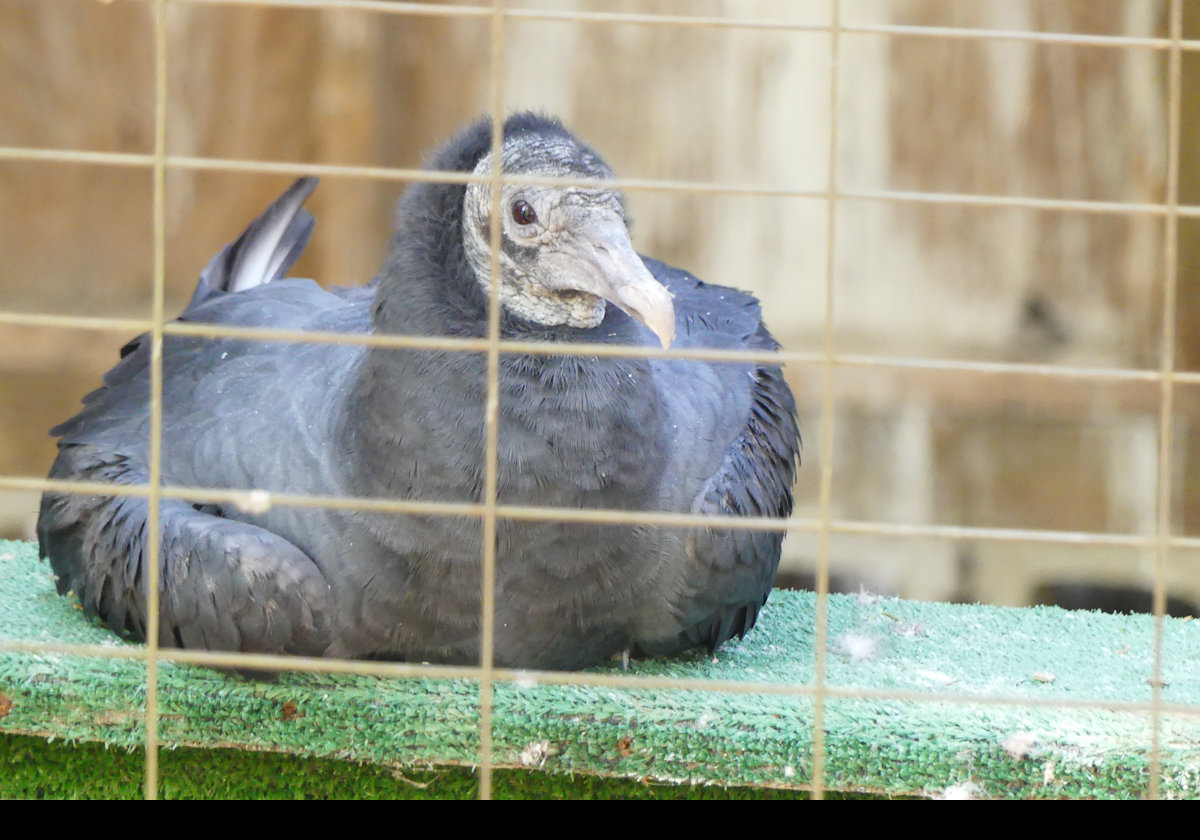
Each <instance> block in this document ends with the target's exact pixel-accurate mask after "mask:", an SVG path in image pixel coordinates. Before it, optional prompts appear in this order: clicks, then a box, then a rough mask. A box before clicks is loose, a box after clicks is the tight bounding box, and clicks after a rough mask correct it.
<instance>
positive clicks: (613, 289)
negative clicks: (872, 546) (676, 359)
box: [560, 217, 675, 347]
mask: <svg viewBox="0 0 1200 840" xmlns="http://www.w3.org/2000/svg"><path fill="white" fill-rule="evenodd" d="M564 250H565V251H566V256H568V257H569V258H570V261H571V270H570V271H569V272H565V273H564V274H563V275H560V276H563V277H564V279H565V277H569V278H570V280H569V281H567V283H566V284H567V285H569V286H570V288H572V289H575V290H578V291H581V292H588V293H589V294H593V295H596V296H598V297H602V298H604V299H605V300H607V301H609V302H610V303H613V304H616V305H617V306H619V307H621V309H623V310H625V312H626V313H627V314H628V315H629V316H630V317H632V318H635V319H637V320H638V321H640V322H641V323H642V324H644V325H645V326H646V327H648V328H649V329H650V330H652V331H653V332H654V334H655V335H657V336H658V340H659V341H660V342H662V346H663V347H670V346H671V342H672V341H674V340H675V305H674V304H673V303H672V302H671V293H670V292H668V291H667V288H666V287H665V286H664V285H663V284H662V283H659V282H658V280H656V279H655V278H654V275H653V274H651V273H650V270H649V269H648V268H646V264H645V263H643V262H642V258H641V257H639V256H638V255H637V252H635V251H634V250H633V243H632V242H630V241H629V230H628V229H627V228H626V227H625V222H624V221H622V220H621V219H619V218H616V217H614V218H612V219H607V218H605V219H593V220H589V222H588V224H587V225H586V227H585V228H584V229H583V230H576V232H575V235H574V236H573V237H572V238H571V240H570V241H569V242H568V243H566V245H565V249H564Z"/></svg>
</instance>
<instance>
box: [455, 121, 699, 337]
mask: <svg viewBox="0 0 1200 840" xmlns="http://www.w3.org/2000/svg"><path fill="white" fill-rule="evenodd" d="M492 160H493V158H492V155H491V153H488V154H486V155H484V157H483V158H482V159H481V160H480V161H479V163H478V165H476V167H475V174H476V175H482V176H490V175H492ZM502 165H503V169H504V171H505V172H506V173H511V174H518V175H529V176H546V177H568V178H571V177H573V178H580V179H611V178H612V177H613V174H612V172H611V171H610V170H609V169H608V167H607V166H605V165H604V163H603V162H602V161H600V160H599V159H598V158H596V157H595V156H594V155H592V154H590V153H589V152H587V151H585V150H583V149H582V148H580V147H579V146H578V145H576V144H575V143H572V142H570V141H569V140H567V139H565V138H557V137H555V138H545V137H536V138H535V137H528V136H518V137H515V138H510V139H508V140H507V141H506V142H505V144H504V149H503V153H502ZM491 186H492V185H491V184H490V183H472V184H468V185H467V192H466V198H465V200H464V203H463V244H464V247H465V248H466V251H467V258H468V260H469V261H470V263H471V268H472V269H473V270H474V272H475V277H476V278H477V279H478V280H479V283H480V285H481V286H482V287H483V289H484V292H485V293H486V294H490V278H491V264H492V263H491V241H490V224H489V222H490V218H491ZM500 223H501V241H500V254H499V261H500V289H499V296H500V304H501V305H502V306H503V307H504V308H505V309H506V310H507V311H508V312H510V313H512V314H515V315H518V316H520V317H521V318H523V319H525V320H527V321H530V322H532V323H535V324H541V325H544V326H560V325H567V326H571V327H578V328H582V329H589V328H592V327H596V326H599V324H600V322H601V321H603V320H604V309H605V301H610V302H611V303H613V304H615V305H616V306H619V307H620V308H621V309H623V310H625V312H627V313H628V314H629V315H630V316H632V317H633V318H636V319H637V320H638V321H641V322H642V323H643V324H645V325H646V326H647V327H649V328H650V329H651V330H653V331H654V333H655V334H656V335H657V336H658V338H659V340H660V341H661V342H662V345H663V346H664V347H666V346H668V345H670V343H671V341H672V340H673V339H674V335H675V311H674V306H673V304H672V302H671V294H670V292H668V291H667V290H666V288H664V287H663V285H662V284H661V283H659V282H658V281H657V280H656V279H654V275H652V274H651V273H650V272H649V270H648V269H647V268H646V266H645V264H643V263H642V260H641V258H640V257H638V255H637V253H636V252H635V251H634V250H633V243H632V241H631V240H630V237H629V228H628V226H627V224H626V219H625V208H624V204H623V202H622V199H621V194H620V193H619V192H617V191H616V190H615V189H607V188H601V187H597V186H589V187H558V186H532V185H523V184H504V185H503V186H502V187H501V189H500Z"/></svg>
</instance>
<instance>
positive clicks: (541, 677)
mask: <svg viewBox="0 0 1200 840" xmlns="http://www.w3.org/2000/svg"><path fill="white" fill-rule="evenodd" d="M142 1H143V2H148V3H149V4H150V6H151V10H152V15H153V21H154V36H153V37H154V55H155V69H154V73H155V105H154V136H155V140H154V151H153V153H151V154H125V153H108V152H88V151H74V150H72V151H59V150H52V149H45V148H21V147H0V159H10V160H25V161H58V162H64V163H90V164H102V165H109V166H132V167H140V168H149V169H151V170H152V173H153V238H154V272H153V277H154V283H153V300H152V309H151V317H150V319H136V318H93V317H76V316H62V315H54V314H28V313H20V312H9V311H0V324H19V325H25V326H44V327H65V328H72V329H88V330H104V331H114V332H119V333H128V332H134V331H146V332H149V333H150V334H151V340H152V362H151V403H150V409H151V411H150V416H151V441H150V443H151V449H150V480H149V483H148V484H146V485H137V486H128V487H125V486H122V487H115V486H112V485H107V484H102V483H96V482H71V481H56V480H50V479H30V478H23V477H17V476H0V489H13V490H35V491H46V490H53V491H55V492H59V493H62V492H73V493H89V494H95V493H103V494H108V495H134V496H143V497H145V498H146V499H147V501H148V504H149V509H150V518H149V526H148V527H149V534H148V539H147V544H148V546H149V549H148V556H147V558H146V560H145V562H146V563H147V567H148V585H149V590H150V591H149V616H148V627H147V636H148V641H147V643H146V645H145V646H144V647H142V648H133V649H129V648H117V649H114V648H111V647H101V646H91V645H54V644H44V643H32V642H20V641H11V642H0V650H10V651H23V652H55V653H63V654H69V655H81V656H93V657H102V658H110V657H111V658H127V659H135V660H145V661H146V665H147V696H146V716H145V726H146V735H145V745H146V764H145V795H146V797H147V798H150V799H153V798H156V797H157V791H158V762H157V757H158V746H159V742H158V707H157V666H158V662H159V661H161V660H168V661H172V662H184V663H195V664H201V665H209V666H221V667H237V668H255V669H270V670H295V671H321V672H330V673H357V674H375V675H379V676H392V677H441V678H448V677H449V678H468V679H472V680H475V681H476V682H478V683H479V685H480V756H479V765H478V775H479V795H480V797H481V798H489V797H490V794H491V775H492V755H491V740H490V736H491V726H490V720H491V711H492V709H491V689H492V685H493V684H494V682H495V681H497V680H505V681H511V680H517V679H520V680H523V681H528V680H530V679H536V680H537V681H538V682H542V683H549V684H563V683H574V684H581V685H603V686H612V687H626V688H656V689H662V688H674V689H693V690H709V691H724V692H733V693H754V694H786V695H791V696H795V697H797V698H799V697H802V696H810V697H812V698H813V701H814V706H813V708H814V720H813V727H814V729H813V756H812V770H811V779H810V782H809V785H808V787H809V789H810V790H811V791H812V793H813V795H814V796H815V797H818V798H819V797H821V796H822V795H823V793H824V791H825V781H824V759H825V749H824V747H825V745H824V728H823V726H822V721H823V716H824V703H825V699H826V698H831V697H835V698H841V697H847V698H850V697H853V698H865V699H891V700H904V701H913V702H922V703H929V702H942V703H972V704H980V705H1005V706H1009V705H1011V706H1047V707H1055V708H1089V709H1110V710H1116V711H1128V712H1148V713H1149V714H1150V717H1151V721H1152V733H1153V734H1152V739H1153V740H1152V743H1151V765H1150V788H1149V794H1150V796H1152V797H1156V796H1157V795H1158V787H1159V773H1160V750H1159V737H1160V732H1159V728H1160V719H1161V716H1162V715H1163V714H1164V713H1167V712H1169V713H1172V714H1187V715H1200V709H1197V708H1195V707H1191V706H1183V705H1178V704H1166V703H1163V701H1162V696H1161V688H1162V680H1161V677H1162V617H1163V612H1164V609H1165V601H1166V584H1165V568H1166V563H1167V558H1168V556H1169V553H1170V551H1171V549H1173V548H1175V549H1184V548H1188V549H1195V548H1200V538H1188V537H1178V536H1173V535H1172V534H1171V523H1170V496H1171V486H1170V477H1171V467H1172V441H1173V424H1172V416H1173V406H1174V387H1175V385H1176V384H1200V373H1189V372H1179V371H1176V370H1175V358H1174V351H1175V334H1174V333H1175V318H1176V287H1177V266H1176V257H1177V254H1176V251H1177V242H1176V239H1177V233H1178V224H1179V219H1180V218H1181V217H1200V206H1183V205H1180V204H1179V200H1178V193H1179V190H1178V175H1179V156H1180V102H1181V59H1182V53H1183V52H1184V51H1200V41H1195V40H1191V41H1188V40H1184V39H1183V38H1182V2H1181V0H1170V3H1169V36H1168V37H1167V38H1141V37H1119V36H1095V35H1076V34H1067V33H1044V32H1043V33H1039V32H1017V31H1004V30H976V29H963V28H952V27H916V26H899V25H870V26H851V25H845V26H844V25H842V24H841V22H840V19H841V8H840V2H839V0H831V2H832V17H831V22H830V23H829V24H827V25H824V24H821V25H818V24H801V23H794V22H788V21H767V20H758V19H736V18H720V17H691V16H680V15H656V14H625V13H608V12H576V11H570V12H568V11H545V10H529V9H508V8H505V3H504V0H494V2H493V4H492V5H491V6H471V7H446V6H439V5H424V4H418V3H404V2H381V0H142ZM168 3H176V4H193V5H241V6H271V7H290V8H308V9H326V10H327V9H350V10H358V11H367V12H374V13H382V14H402V15H436V16H442V17H477V18H488V19H490V24H491V57H490V79H491V88H490V102H491V111H492V113H493V114H503V113H504V99H503V91H502V84H501V81H500V80H501V78H502V70H503V67H504V45H505V26H506V23H507V22H508V21H509V20H520V19H527V20H566V21H576V22H585V23H594V24H605V23H632V24H639V25H646V26H667V27H713V28H722V29H727V28H754V29H778V30H790V31H807V32H823V33H827V34H828V35H829V37H830V40H831V45H832V49H831V65H832V66H831V72H830V96H831V99H830V101H831V103H832V109H831V129H830V136H829V146H828V157H829V160H828V162H829V180H828V185H827V189H826V190H824V191H813V190H790V189H773V188H769V187H762V186H754V185H735V184H715V183H705V182H685V181H665V180H651V179H617V181H616V182H615V183H616V186H618V187H620V188H623V189H630V190H657V191H672V192H695V193H715V194H736V195H749V196H785V197H805V198H821V199H824V201H825V202H826V204H827V209H828V224H829V228H828V230H829V234H828V236H829V241H828V250H827V257H826V277H825V283H826V311H825V318H824V329H823V340H822V348H821V350H820V352H797V351H778V352H774V353H762V352H731V351H699V350H695V351H680V350H659V349H656V348H645V349H639V348H613V347H598V346H596V345H590V344H577V345H566V344H556V345H554V346H547V345H544V344H538V343H529V342H514V341H501V340H500V338H499V307H498V303H497V294H496V292H497V287H496V285H495V284H493V287H492V295H491V302H490V312H489V320H488V336H487V338H486V339H452V338H440V339H439V338H414V337H408V336H382V335H379V336H349V335H341V334H328V333H298V332H291V331H279V330H265V329H245V328H232V327H219V326H215V325H206V324H179V323H166V322H165V317H164V312H163V299H164V287H165V221H164V206H165V200H164V197H165V173H166V171H167V170H168V169H192V170H216V171H226V172H229V171H248V172H255V173H286V174H294V175H298V174H316V175H321V174H328V175H337V176H342V177H356V178H369V179H378V180H391V181H428V180H437V181H439V182H453V183H461V182H463V181H469V180H485V181H486V180H490V181H491V183H492V184H493V185H494V186H496V185H498V184H499V183H501V182H536V183H565V182H561V181H556V180H555V179H545V178H539V179H528V178H516V177H510V176H504V175H503V174H502V173H500V172H499V170H498V169H496V170H494V171H493V172H492V174H491V176H490V179H489V178H486V177H485V178H482V179H481V178H479V177H478V176H471V175H455V174H447V173H431V172H428V171H425V170H412V169H402V168H389V167H364V166H341V165H317V164H293V163H271V162H262V161H252V160H237V159H217V158H200V157H188V156H178V155H168V154H167V152H166V113H167V72H168V67H167V54H168V38H167V34H166V9H167V5H168ZM844 34H879V35H885V36H900V35H903V36H915V37H928V38H952V39H970V40H981V41H984V40H1015V41H1023V42H1034V43H1054V44H1072V45H1079V46H1099V47H1112V48H1125V49H1149V50H1159V51H1166V52H1167V55H1168V74H1167V113H1168V149H1167V195H1166V201H1165V202H1164V203H1161V204H1155V203H1126V202H1111V201H1077V200H1060V199H1040V198H1023V197H1002V196H987V195H966V194H950V193H937V192H913V191H896V190H850V189H840V188H839V186H838V183H837V171H838V170H837V165H836V164H837V160H838V151H837V146H838V123H839V120H838V107H837V102H838V96H837V95H838V83H839V45H840V38H841V36H842V35H844ZM501 140H502V136H501V123H500V121H498V120H497V121H494V123H493V136H492V143H493V151H494V152H498V150H499V147H500V144H501ZM494 159H495V160H496V161H499V160H500V155H499V154H494ZM572 183H578V182H572ZM493 196H494V198H493V206H492V214H493V223H492V243H491V244H492V273H493V277H495V276H498V267H497V261H498V252H499V230H500V226H499V225H498V224H497V221H498V213H499V199H498V196H499V192H498V190H493ZM848 200H867V201H889V202H917V203H926V204H947V205H957V206H980V207H1018V208H1027V209H1037V210H1058V211H1069V212H1080V213H1100V214H1115V215H1122V216H1132V215H1155V216H1161V217H1163V218H1164V221H1165V224H1164V235H1163V265H1164V266H1165V268H1164V272H1165V274H1164V282H1163V301H1162V304H1163V319H1162V331H1161V345H1162V346H1161V354H1160V365H1159V368H1158V369H1157V370H1127V369H1116V368H1099V367H1066V366H1056V365H1031V364H1015V363H991V362H958V361H943V360H934V359H924V358H898V357H885V356H869V355H850V354H839V353H838V352H837V351H836V347H835V336H834V327H833V323H834V321H833V304H834V299H835V298H834V287H835V271H834V255H835V244H836V241H837V240H836V237H837V230H836V212H835V210H836V207H837V206H838V204H839V202H844V201H848ZM166 335H201V336H210V337H231V338H244V339H246V338H248V339H265V340H275V341H279V340H286V341H300V342H344V343H354V344H363V345H369V346H384V347H398V348H399V347H416V348H424V349H446V350H459V351H464V352H485V353H486V354H487V356H488V397H487V404H486V422H487V426H486V428H487V441H486V459H487V464H486V476H485V482H486V486H485V494H484V501H483V502H482V503H480V504H466V503H464V504H456V503H443V502H422V501H397V500H391V499H364V498H346V497H330V496H299V495H293V494H282V493H273V494H272V493H266V492H264V491H252V492H245V491H230V490H214V489H210V488H190V487H162V486H160V483H161V481H160V479H161V424H162V342H163V338H164V336H166ZM501 353H540V354H556V355H558V354H588V355H605V356H610V355H620V356H626V357H670V358H691V359H704V360H712V361H774V362H778V363H784V362H793V363H799V364H806V365H819V366H820V370H821V412H820V433H819V439H820V451H821V452H822V454H823V458H822V465H821V473H820V477H819V485H820V491H819V506H818V516H817V518H815V519H812V518H802V517H792V518H791V519H788V520H777V519H770V518H737V517H700V516H694V515H686V514H668V513H653V512H647V511H618V510H571V509H560V508H546V507H536V506H518V505H502V504H498V502H497V498H496V470H497V455H496V442H497V429H498V419H497V418H498V378H497V371H498V364H499V357H500V354H501ZM846 367H874V368H884V369H887V368H891V369H906V368H907V369H913V368H921V369H931V370H943V371H956V372H966V373H970V374H974V375H978V376H991V375H1002V374H1019V375H1024V376H1035V377H1049V378H1057V379H1082V380H1098V381H1109V382H1112V381H1132V380H1138V381H1151V382H1156V383H1158V385H1159V389H1160V394H1159V449H1158V481H1157V485H1156V511H1157V517H1156V530H1155V533H1154V534H1153V535H1133V534H1097V533H1086V532H1073V531H1036V530H1024V529H1006V528H978V527H960V526H939V525H906V524H898V523H885V522H875V521H849V520H836V519H834V518H833V516H832V504H831V502H832V476H833V463H832V457H831V455H832V443H833V421H834V408H835V400H834V391H833V380H834V375H835V371H836V370H838V369H839V368H846ZM164 498H168V499H174V498H181V499H188V500H192V501H201V502H226V503H233V504H238V505H242V506H251V507H254V506H262V505H272V504H274V505H288V506H306V507H336V508H353V509H358V510H376V511H390V512H397V513H414V514H425V515H448V516H460V517H469V518H478V519H480V520H481V524H482V527H483V529H484V539H483V546H484V550H483V556H482V558H481V560H482V564H483V581H484V593H483V594H484V598H483V610H482V616H481V620H482V627H481V632H482V644H481V648H482V661H481V662H480V665H479V666H478V667H466V666H436V665H414V664H407V663H382V662H358V661H340V660H328V659H312V658H302V657H281V656H268V655H260V654H231V653H217V652H209V651H194V650H175V649H168V650H160V649H159V647H158V642H157V639H158V632H157V624H158V601H159V598H158V581H157V577H158V557H157V554H158V549H159V544H158V537H157V531H158V525H159V523H158V508H159V503H160V501H161V500H162V499H164ZM498 518H504V519H514V520H542V521H546V520H554V521H588V522H603V523H609V524H645V525H659V526H674V527H705V526H711V525H713V524H720V526H721V527H723V528H748V529H772V530H779V529H782V528H786V529H787V530H788V531H808V532H815V533H816V535H817V542H818V556H817V562H818V573H817V596H818V597H817V608H818V612H817V624H816V628H815V650H814V655H815V661H816V672H815V682H814V684H813V685H811V686H781V685H775V684H766V683H755V682H724V681H711V680H680V679H672V678H659V677H655V678H646V677H638V676H633V675H608V674H589V673H582V674H581V673H570V674H564V673H557V672H544V673H536V674H531V673H530V672H526V671H513V670H508V669H500V668H495V667H493V661H492V650H491V641H492V617H493V610H494V603H495V593H494V589H493V584H494V568H495V556H494V543H495V540H494V538H493V537H494V534H495V527H496V521H497V519H498ZM835 533H840V534H860V535H883V536H894V537H923V538H937V539H946V540H972V541H977V540H985V541H1006V542H1020V543H1031V544H1037V543H1060V544H1063V543H1066V544H1073V545H1120V546H1127V547H1137V548H1153V549H1154V550H1155V558H1156V564H1155V576H1154V614H1155V617H1156V621H1155V640H1154V666H1153V673H1152V675H1151V679H1150V683H1151V686H1152V695H1151V700H1150V702H1149V703H1111V702H1110V703H1104V702H1100V701H1065V700H1036V699H1029V698H1006V697H999V696H996V697H980V696H975V695H958V694H951V693H941V694H936V695H931V694H926V693H918V692H903V691H879V690H869V689H859V688H840V687H838V686H830V685H826V684H825V662H826V656H827V639H826V626H825V624H826V621H825V616H826V607H827V597H826V596H827V594H828V578H829V540H830V537H831V535H833V534H835Z"/></svg>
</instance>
